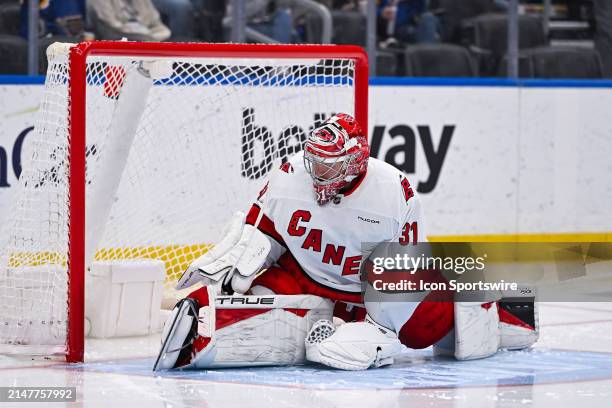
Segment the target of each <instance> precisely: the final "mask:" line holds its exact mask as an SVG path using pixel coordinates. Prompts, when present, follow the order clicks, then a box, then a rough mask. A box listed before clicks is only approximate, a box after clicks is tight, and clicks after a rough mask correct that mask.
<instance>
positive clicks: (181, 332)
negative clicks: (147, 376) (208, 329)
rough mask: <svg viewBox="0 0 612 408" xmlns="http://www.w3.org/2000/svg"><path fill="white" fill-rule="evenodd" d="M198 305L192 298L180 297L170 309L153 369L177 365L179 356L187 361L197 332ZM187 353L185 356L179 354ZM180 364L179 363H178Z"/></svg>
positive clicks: (166, 368) (169, 367)
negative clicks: (170, 313)
mask: <svg viewBox="0 0 612 408" xmlns="http://www.w3.org/2000/svg"><path fill="white" fill-rule="evenodd" d="M197 315H198V305H197V303H196V301H195V300H193V299H189V298H186V299H182V300H181V301H179V302H178V303H177V305H176V306H175V307H174V309H173V310H172V315H171V317H170V319H168V321H167V322H166V324H165V325H164V330H163V332H162V347H161V350H160V351H159V355H158V356H157V359H156V360H155V364H154V365H153V371H158V370H168V369H171V368H175V367H177V362H178V361H179V357H183V358H184V359H186V362H187V363H188V362H189V358H186V357H190V354H191V351H190V349H191V347H190V346H191V343H192V342H193V339H194V338H195V336H196V334H197V327H198V325H197ZM182 353H183V354H187V356H185V355H183V356H181V354H182ZM179 365H180V363H179Z"/></svg>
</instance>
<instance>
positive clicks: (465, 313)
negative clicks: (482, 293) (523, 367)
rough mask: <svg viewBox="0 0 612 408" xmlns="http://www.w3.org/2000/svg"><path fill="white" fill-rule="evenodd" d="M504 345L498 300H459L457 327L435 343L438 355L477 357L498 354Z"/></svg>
mask: <svg viewBox="0 0 612 408" xmlns="http://www.w3.org/2000/svg"><path fill="white" fill-rule="evenodd" d="M499 345H500V335H499V315H498V313H497V304H496V302H495V301H491V302H486V303H482V302H455V327H454V330H453V331H452V332H451V333H449V334H448V335H447V336H445V337H444V338H442V339H441V340H440V341H439V342H438V343H436V344H435V345H434V354H435V355H452V356H454V357H455V358H456V359H457V360H475V359H478V358H484V357H489V356H492V355H493V354H495V353H496V352H497V350H498V348H499Z"/></svg>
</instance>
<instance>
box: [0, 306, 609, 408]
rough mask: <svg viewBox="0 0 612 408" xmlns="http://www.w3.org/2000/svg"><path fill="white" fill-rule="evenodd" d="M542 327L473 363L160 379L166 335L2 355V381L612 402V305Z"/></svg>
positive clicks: (272, 395) (361, 399) (133, 401)
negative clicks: (69, 354) (523, 343)
mask: <svg viewBox="0 0 612 408" xmlns="http://www.w3.org/2000/svg"><path fill="white" fill-rule="evenodd" d="M540 321H541V323H542V335H541V340H540V342H538V344H537V347H535V348H533V349H532V350H528V351H520V352H501V353H498V354H497V355H496V356H494V357H492V358H489V359H484V360H478V361H468V362H457V361H454V360H451V359H440V358H433V357H432V354H431V350H420V351H407V352H406V353H405V354H403V355H402V356H401V357H400V358H399V361H398V362H397V364H395V365H394V366H393V367H389V368H385V369H378V370H368V371H364V372H342V371H336V370H327V369H324V368H322V367H312V366H303V367H267V368H257V369H226V370H208V371H199V372H198V371H185V372H166V373H161V374H160V373H155V374H154V373H153V372H152V371H151V366H152V363H153V357H154V355H155V353H156V351H157V347H158V344H159V337H157V336H150V337H141V338H133V339H115V340H104V341H101V340H97V341H96V340H89V341H88V342H87V354H86V359H87V362H86V363H85V364H82V365H69V364H65V363H64V362H63V361H62V360H61V359H44V358H34V359H32V358H23V357H21V358H15V357H7V356H0V385H2V386H28V385H30V386H34V385H37V386H42V385H44V386H60V385H66V386H76V387H77V401H78V402H77V403H76V405H77V406H83V407H90V406H100V407H102V406H104V407H106V406H146V407H150V408H153V407H180V406H198V407H214V406H223V407H238V406H240V407H255V406H257V407H306V406H309V407H310V406H312V407H350V408H358V407H367V408H374V407H400V406H414V407H516V406H520V407H522V406H525V407H528V406H538V407H555V408H557V407H583V408H593V407H608V406H611V402H610V400H611V398H612V305H611V304H606V303H572V304H567V303H548V304H542V305H541V319H540ZM28 405H29V404H24V403H19V404H17V405H16V406H19V407H25V406H28ZM66 405H67V406H68V405H69V404H66ZM2 406H9V405H7V404H3V405H2ZM32 406H40V405H36V404H33V405H32ZM58 406H61V405H58Z"/></svg>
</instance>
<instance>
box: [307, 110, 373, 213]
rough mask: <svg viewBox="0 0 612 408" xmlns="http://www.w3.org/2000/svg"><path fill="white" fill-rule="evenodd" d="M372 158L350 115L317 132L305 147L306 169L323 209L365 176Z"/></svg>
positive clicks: (330, 121)
mask: <svg viewBox="0 0 612 408" xmlns="http://www.w3.org/2000/svg"><path fill="white" fill-rule="evenodd" d="M369 156H370V146H369V145H368V140H367V139H366V137H365V136H364V135H363V132H362V131H361V127H360V126H359V124H358V123H357V121H356V120H355V119H354V118H353V117H352V116H350V115H347V114H345V113H340V114H338V115H335V116H332V117H331V118H329V119H327V120H326V121H325V122H324V123H323V124H322V125H321V126H320V127H318V128H316V129H314V130H313V131H312V132H311V133H310V135H309V136H308V139H307V140H306V143H305V145H304V166H305V167H306V171H307V172H308V174H310V176H311V177H312V182H313V185H314V190H315V193H316V195H317V202H318V203H319V205H323V204H326V203H328V202H329V201H330V200H332V199H333V198H334V197H335V196H336V195H337V194H338V193H340V192H342V190H343V189H345V188H348V186H349V185H350V184H351V182H353V181H354V180H355V179H356V178H357V177H359V176H361V175H363V174H365V172H366V170H367V168H368V157H369Z"/></svg>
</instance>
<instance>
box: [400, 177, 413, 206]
mask: <svg viewBox="0 0 612 408" xmlns="http://www.w3.org/2000/svg"><path fill="white" fill-rule="evenodd" d="M399 180H400V185H401V186H402V192H403V193H404V200H406V204H408V202H409V201H410V199H411V198H412V197H414V190H413V189H412V186H411V185H410V181H408V179H407V178H406V176H403V175H400V176H399Z"/></svg>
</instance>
